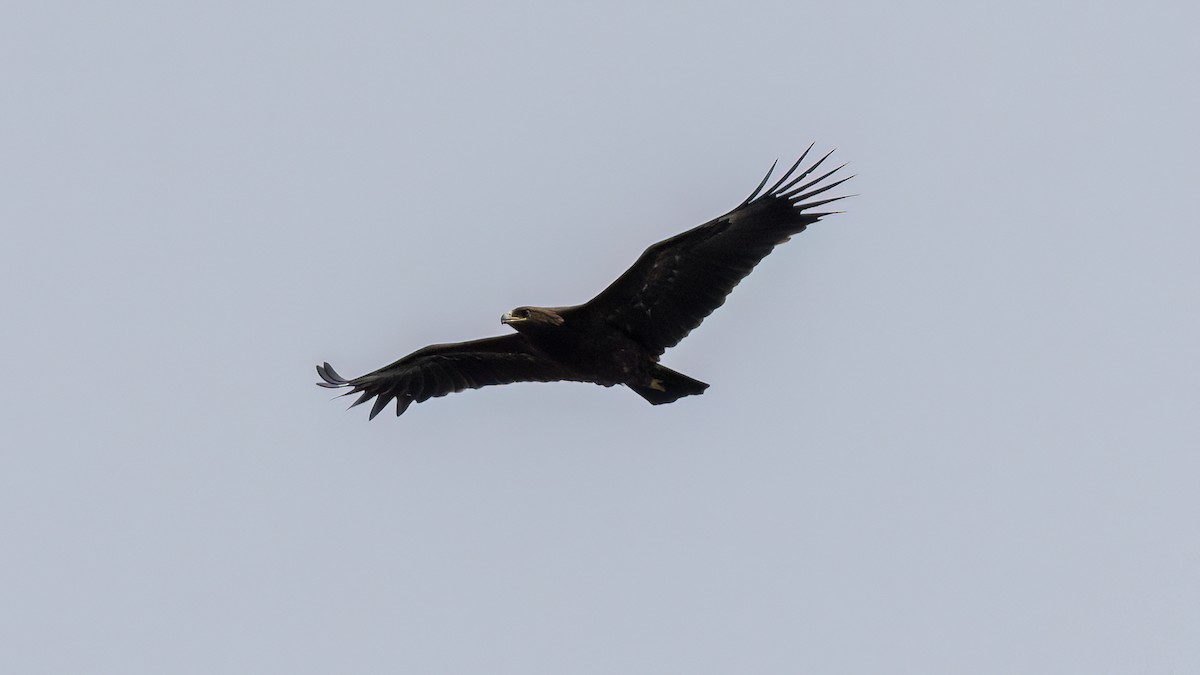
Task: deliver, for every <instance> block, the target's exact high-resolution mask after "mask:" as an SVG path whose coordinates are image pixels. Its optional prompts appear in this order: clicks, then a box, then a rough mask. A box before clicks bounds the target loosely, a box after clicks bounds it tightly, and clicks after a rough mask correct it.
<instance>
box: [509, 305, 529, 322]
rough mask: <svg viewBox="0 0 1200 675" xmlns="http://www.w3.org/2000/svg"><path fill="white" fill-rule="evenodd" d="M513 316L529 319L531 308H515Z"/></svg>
mask: <svg viewBox="0 0 1200 675" xmlns="http://www.w3.org/2000/svg"><path fill="white" fill-rule="evenodd" d="M513 316H515V317H517V318H518V319H528V318H529V310H528V309H525V308H524V307H522V308H520V309H517V310H514V311H513Z"/></svg>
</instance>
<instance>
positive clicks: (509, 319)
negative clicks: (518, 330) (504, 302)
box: [500, 312, 523, 324]
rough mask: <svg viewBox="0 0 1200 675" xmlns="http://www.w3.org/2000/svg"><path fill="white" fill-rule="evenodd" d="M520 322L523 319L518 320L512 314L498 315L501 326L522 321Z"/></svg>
mask: <svg viewBox="0 0 1200 675" xmlns="http://www.w3.org/2000/svg"><path fill="white" fill-rule="evenodd" d="M522 320H523V319H518V318H517V317H515V316H513V315H512V312H505V313H504V314H502V315H500V323H502V324H504V323H517V322H518V321H522Z"/></svg>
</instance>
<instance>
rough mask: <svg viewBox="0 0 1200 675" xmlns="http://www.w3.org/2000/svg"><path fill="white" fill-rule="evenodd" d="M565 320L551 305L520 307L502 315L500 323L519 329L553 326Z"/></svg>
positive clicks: (559, 324)
mask: <svg viewBox="0 0 1200 675" xmlns="http://www.w3.org/2000/svg"><path fill="white" fill-rule="evenodd" d="M563 321H564V319H563V318H562V315H561V314H559V313H558V312H556V311H554V310H553V309H550V308H549V307H518V308H516V309H514V310H513V311H511V312H506V313H505V314H504V316H501V317H500V323H506V324H508V325H510V326H512V327H513V328H515V329H517V330H518V331H519V330H522V329H526V328H553V327H554V326H561V325H562V324H563Z"/></svg>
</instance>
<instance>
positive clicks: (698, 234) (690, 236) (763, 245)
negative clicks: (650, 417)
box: [584, 146, 850, 354]
mask: <svg viewBox="0 0 1200 675" xmlns="http://www.w3.org/2000/svg"><path fill="white" fill-rule="evenodd" d="M811 149H812V146H809V148H808V150H805V151H804V154H803V155H801V156H800V159H798V160H796V163H795V164H793V165H792V168H791V169H789V170H788V171H787V172H786V173H785V174H784V175H783V177H782V178H780V179H779V180H778V181H776V182H775V184H773V185H772V186H771V187H769V188H767V189H766V190H765V191H764V190H763V187H764V186H765V185H766V184H767V181H768V180H770V178H771V174H772V173H773V172H774V170H775V166H774V165H772V166H771V171H768V172H767V175H766V177H765V178H763V180H762V182H761V183H759V185H758V188H757V189H756V190H755V191H754V192H753V193H752V194H751V195H750V196H749V197H747V198H746V201H744V202H742V203H741V204H740V205H738V207H737V208H735V209H734V210H732V211H730V212H729V213H726V214H725V215H723V216H721V217H719V218H716V219H715V220H712V221H709V222H707V223H705V224H703V225H700V226H699V227H696V228H693V229H691V230H688V231H687V232H684V233H683V234H680V235H677V236H675V237H671V238H670V239H667V240H664V241H660V242H659V243H657V244H654V245H653V246H651V247H650V248H648V249H646V252H645V253H643V254H642V256H641V257H640V258H638V260H637V262H635V263H634V264H633V267H630V268H629V269H628V270H627V271H626V272H625V273H624V274H622V275H621V277H620V278H618V279H617V280H616V281H614V282H613V283H612V284H611V285H609V287H608V288H606V289H604V290H603V291H601V293H600V294H599V295H597V296H596V297H595V298H592V300H591V301H590V302H588V303H587V304H586V305H584V308H585V309H586V310H587V311H590V312H595V315H596V316H599V317H603V318H604V319H605V320H606V321H607V322H609V323H610V324H612V325H615V326H617V327H619V328H621V329H622V330H624V331H625V332H626V333H627V334H628V335H630V336H631V337H633V338H634V339H635V340H637V341H638V342H640V343H641V344H642V346H643V347H645V348H646V349H648V350H650V351H652V352H654V353H656V354H662V353H663V351H665V350H666V349H668V348H670V347H674V346H675V345H676V344H678V343H679V341H680V340H682V339H683V338H684V337H685V336H686V335H687V334H688V333H689V332H691V330H692V329H693V328H695V327H696V326H699V325H700V322H701V321H703V320H704V318H705V317H707V316H708V315H709V314H711V313H712V312H713V310H715V309H716V308H718V307H720V306H721V305H722V304H724V302H725V297H726V296H727V295H729V293H730V292H731V291H732V290H733V288H734V286H737V285H738V282H740V281H741V280H742V279H743V278H745V277H746V275H748V274H750V271H751V270H753V269H754V266H755V265H757V264H758V263H759V261H760V260H762V259H763V258H765V257H766V256H767V254H768V253H770V252H771V250H772V249H774V248H775V247H776V246H778V245H779V244H782V243H783V242H785V241H787V240H788V239H789V238H790V237H791V236H792V235H794V234H798V233H800V232H803V231H804V228H805V227H807V226H808V225H810V224H812V223H815V222H817V220H819V219H820V218H821V217H822V216H827V215H830V214H831V213H836V212H825V213H813V212H810V211H808V209H812V208H816V207H818V206H821V205H823V204H828V203H830V202H834V201H837V200H839V199H844V198H845V196H843V197H833V198H831V199H820V200H816V201H808V202H805V201H804V200H806V199H810V198H812V197H815V196H816V195H819V194H821V193H823V192H825V191H827V190H830V189H832V188H834V187H836V186H838V185H840V184H841V183H843V182H845V181H847V180H849V178H850V177H847V178H843V179H841V180H837V181H834V182H831V183H826V184H824V185H820V183H821V182H822V181H824V180H825V179H827V178H829V177H830V176H832V175H833V174H834V173H836V172H837V171H838V170H839V169H841V168H842V166H845V165H844V164H843V165H842V166H839V167H837V168H835V169H833V170H832V171H828V172H826V173H824V174H822V175H820V176H818V177H816V178H813V179H811V180H808V181H807V182H805V179H806V178H808V176H809V175H810V174H812V173H814V172H815V171H816V169H817V168H818V167H819V166H821V164H822V163H823V162H824V161H825V160H826V159H827V158H828V157H829V155H830V154H832V151H830V152H829V153H827V154H826V155H825V156H824V157H822V158H821V159H819V160H817V161H816V163H814V164H813V165H812V166H810V167H809V168H808V169H806V170H804V171H803V172H801V173H800V174H798V175H793V174H795V173H796V169H797V168H799V166H800V164H801V162H803V161H804V158H805V157H806V156H807V155H808V152H809V150H811ZM846 196H849V195H846Z"/></svg>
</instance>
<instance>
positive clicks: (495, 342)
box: [317, 333, 581, 419]
mask: <svg viewBox="0 0 1200 675" xmlns="http://www.w3.org/2000/svg"><path fill="white" fill-rule="evenodd" d="M317 374H318V375H320V376H321V379H322V380H324V382H318V383H317V384H318V385H320V386H322V387H326V388H329V389H338V388H343V387H349V388H350V391H347V392H346V393H345V394H343V396H349V395H350V394H358V393H360V392H361V396H359V397H358V400H357V401H355V402H354V403H353V404H351V406H350V407H351V408H353V407H354V406H356V405H359V404H360V403H365V402H366V401H368V400H370V399H371V398H375V404H374V405H373V406H371V417H370V419H375V416H376V415H378V414H379V411H381V410H383V409H384V407H386V406H387V404H388V403H390V402H391V401H392V400H393V399H395V401H396V416H397V417H398V416H400V415H401V414H402V413H403V412H404V411H405V410H407V409H408V406H409V405H411V404H412V403H413V402H416V403H420V402H421V401H425V400H428V399H430V398H433V397H435V396H445V395H446V394H453V393H454V392H458V391H462V390H463V389H478V388H479V387H486V386H488V385H493V384H509V383H512V382H554V381H557V380H577V381H578V380H581V378H580V377H578V376H576V375H574V374H573V373H572V372H570V371H568V370H567V369H566V368H564V367H562V366H560V365H558V364H557V363H555V362H553V361H550V360H549V359H546V358H544V357H542V356H540V355H539V354H538V353H537V352H535V351H534V350H533V348H532V347H531V346H530V345H529V342H528V341H527V340H526V339H525V337H524V336H522V335H520V334H519V333H514V334H512V335H504V336H500V337H491V338H484V339H482V340H473V341H471V342H458V343H455V344H444V345H430V346H428V347H425V348H423V349H418V350H417V351H415V352H413V353H411V354H409V355H408V356H405V357H404V358H402V359H400V360H399V361H397V362H395V363H393V364H391V365H390V366H385V367H383V368H380V369H379V370H376V371H375V372H372V373H367V374H366V375H363V376H362V377H356V378H354V379H353V380H347V379H345V378H343V377H342V376H341V375H338V374H337V372H336V371H334V369H333V367H332V366H330V365H329V364H328V363H326V364H324V365H320V366H317Z"/></svg>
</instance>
